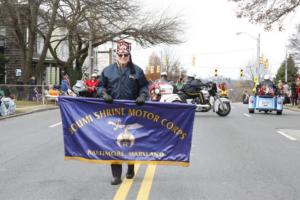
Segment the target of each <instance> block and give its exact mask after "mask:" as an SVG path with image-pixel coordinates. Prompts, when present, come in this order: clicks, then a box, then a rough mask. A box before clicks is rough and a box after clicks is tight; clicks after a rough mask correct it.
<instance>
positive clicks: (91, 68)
mask: <svg viewBox="0 0 300 200" xmlns="http://www.w3.org/2000/svg"><path fill="white" fill-rule="evenodd" d="M92 39H93V35H92V31H90V36H89V50H88V57H89V67H90V77H91V76H92V73H93V72H94V67H93V41H92Z"/></svg>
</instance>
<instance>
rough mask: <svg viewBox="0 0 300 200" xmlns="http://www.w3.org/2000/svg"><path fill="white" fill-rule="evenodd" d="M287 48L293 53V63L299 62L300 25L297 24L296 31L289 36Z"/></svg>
mask: <svg viewBox="0 0 300 200" xmlns="http://www.w3.org/2000/svg"><path fill="white" fill-rule="evenodd" d="M289 50H290V51H291V52H290V53H291V54H292V55H293V58H294V60H295V63H297V64H299V63H300V53H299V52H300V25H297V28H296V33H295V34H292V36H291V37H290V38H289Z"/></svg>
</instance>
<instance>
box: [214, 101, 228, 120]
mask: <svg viewBox="0 0 300 200" xmlns="http://www.w3.org/2000/svg"><path fill="white" fill-rule="evenodd" d="M223 105H224V107H225V109H224V110H223V109H222V105H221V104H219V108H218V112H217V114H218V115H219V116H221V117H225V116H227V115H228V114H229V113H230V111H231V106H230V103H223Z"/></svg>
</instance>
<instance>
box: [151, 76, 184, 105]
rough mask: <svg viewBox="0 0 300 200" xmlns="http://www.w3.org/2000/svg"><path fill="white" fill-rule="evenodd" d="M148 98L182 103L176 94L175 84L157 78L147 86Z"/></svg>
mask: <svg viewBox="0 0 300 200" xmlns="http://www.w3.org/2000/svg"><path fill="white" fill-rule="evenodd" d="M149 93H150V100H151V101H158V102H165V103H174V102H175V103H176V102H177V103H182V100H181V98H180V97H179V95H178V94H176V86H174V85H172V84H171V83H170V82H168V81H164V80H157V81H154V82H153V83H152V84H150V86H149Z"/></svg>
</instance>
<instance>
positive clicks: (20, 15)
mask: <svg viewBox="0 0 300 200" xmlns="http://www.w3.org/2000/svg"><path fill="white" fill-rule="evenodd" d="M59 1H60V0H48V1H47V0H0V6H1V12H0V13H1V14H0V17H1V18H2V19H4V20H5V25H7V26H9V27H11V28H12V29H13V33H14V36H15V40H13V41H11V42H14V43H15V45H16V46H18V47H19V49H20V50H21V51H20V52H21V57H22V61H21V65H22V70H23V73H22V78H23V80H28V78H29V77H30V76H31V75H32V73H33V68H32V65H33V61H32V58H33V56H34V54H35V53H36V42H37V33H38V32H44V33H45V36H46V37H45V38H44V39H45V41H44V47H43V50H42V52H43V53H42V56H40V58H39V60H38V64H37V65H36V67H35V69H36V71H42V70H43V69H42V67H43V64H44V60H45V57H46V52H47V49H48V45H49V40H50V38H51V33H52V31H53V26H54V24H55V19H56V10H57V8H58V5H59ZM42 7H47V8H48V11H47V12H42V13H41V10H42ZM39 16H50V19H49V20H47V22H48V23H45V21H42V20H40V19H39ZM41 29H43V30H41Z"/></svg>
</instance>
